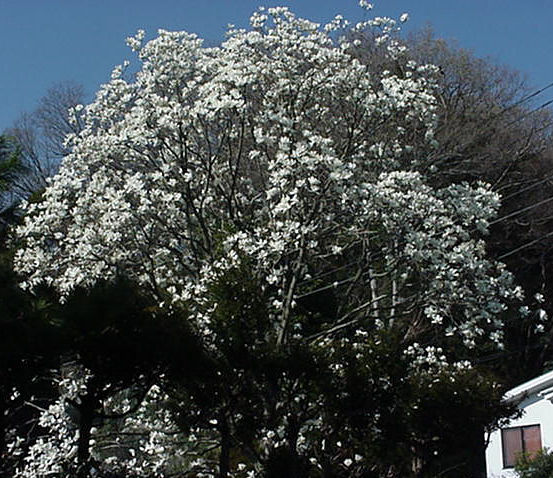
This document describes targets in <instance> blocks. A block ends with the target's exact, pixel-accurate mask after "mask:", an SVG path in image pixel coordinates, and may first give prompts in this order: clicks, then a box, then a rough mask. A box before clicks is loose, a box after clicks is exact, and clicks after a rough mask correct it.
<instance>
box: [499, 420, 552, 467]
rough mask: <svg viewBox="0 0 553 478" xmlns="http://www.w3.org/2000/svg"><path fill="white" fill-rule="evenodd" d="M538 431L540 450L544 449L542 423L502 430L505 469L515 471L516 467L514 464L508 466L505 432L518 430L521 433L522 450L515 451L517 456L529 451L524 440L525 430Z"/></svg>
mask: <svg viewBox="0 0 553 478" xmlns="http://www.w3.org/2000/svg"><path fill="white" fill-rule="evenodd" d="M536 427H537V429H538V432H539V437H540V443H539V444H540V447H539V448H538V450H540V449H542V448H543V443H542V434H541V424H540V423H533V424H528V425H519V426H513V427H505V428H502V429H501V455H502V456H501V458H502V462H503V468H504V469H513V468H514V467H515V465H514V463H513V464H512V465H510V464H507V453H506V449H505V448H506V446H505V445H506V440H505V438H504V432H505V431H507V430H518V431H519V432H520V445H521V448H520V450H519V451H515V454H517V453H527V452H528V450H527V449H526V446H527V444H526V441H525V439H524V430H525V429H529V428H536ZM538 450H535V451H532V452H531V453H535V452H537V451H538Z"/></svg>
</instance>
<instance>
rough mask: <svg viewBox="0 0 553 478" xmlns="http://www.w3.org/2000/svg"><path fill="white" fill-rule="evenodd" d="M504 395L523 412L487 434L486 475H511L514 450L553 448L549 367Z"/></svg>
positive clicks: (506, 477)
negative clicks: (545, 371)
mask: <svg viewBox="0 0 553 478" xmlns="http://www.w3.org/2000/svg"><path fill="white" fill-rule="evenodd" d="M504 399H505V400H506V401H508V402H519V401H520V403H519V405H518V407H519V408H520V409H521V410H523V414H522V416H521V417H520V418H517V419H513V420H511V421H510V422H509V424H508V425H507V426H505V427H504V428H502V429H500V430H495V431H494V432H493V433H492V434H491V436H490V441H489V444H488V447H487V449H486V474H487V477H488V478H513V477H515V476H516V473H515V472H514V471H513V465H514V461H515V459H516V455H517V454H518V453H521V452H527V453H533V452H535V451H537V450H539V449H541V448H549V449H553V371H551V372H547V373H545V374H543V375H540V376H539V377H536V378H534V379H532V380H530V381H528V382H526V383H523V384H522V385H519V386H518V387H515V388H513V389H511V390H509V391H508V392H507V393H506V394H505V397H504ZM521 400H522V401H521Z"/></svg>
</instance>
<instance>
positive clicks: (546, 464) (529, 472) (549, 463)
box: [515, 448, 553, 478]
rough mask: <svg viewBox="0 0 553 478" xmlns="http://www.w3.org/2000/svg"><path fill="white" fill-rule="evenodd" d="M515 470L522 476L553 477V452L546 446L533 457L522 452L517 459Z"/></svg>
mask: <svg viewBox="0 0 553 478" xmlns="http://www.w3.org/2000/svg"><path fill="white" fill-rule="evenodd" d="M515 471H516V472H517V473H518V475H519V477H520V478H552V477H553V453H551V452H550V451H548V450H547V449H546V448H544V449H542V450H540V451H539V452H538V453H537V454H536V455H534V456H533V457H532V456H530V455H528V454H526V453H525V454H522V455H521V456H520V457H519V459H518V460H517V463H516V465H515Z"/></svg>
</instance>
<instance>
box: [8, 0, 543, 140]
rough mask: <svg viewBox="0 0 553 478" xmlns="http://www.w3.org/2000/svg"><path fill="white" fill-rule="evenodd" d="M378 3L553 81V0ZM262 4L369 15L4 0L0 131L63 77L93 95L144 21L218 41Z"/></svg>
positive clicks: (219, 3)
mask: <svg viewBox="0 0 553 478" xmlns="http://www.w3.org/2000/svg"><path fill="white" fill-rule="evenodd" d="M373 3H374V4H375V8H374V10H373V11H372V14H373V15H377V16H392V17H395V18H397V17H399V15H401V14H402V13H403V12H407V13H409V16H410V21H409V22H408V24H407V25H406V26H405V29H414V28H419V27H421V26H423V25H425V24H427V23H430V24H431V25H432V26H433V27H434V30H435V32H436V35H437V36H438V37H442V38H448V39H456V40H457V41H458V43H459V45H460V46H463V47H466V48H469V49H472V50H473V51H474V52H475V53H476V54H477V55H479V56H490V57H491V58H493V59H494V60H496V61H498V62H500V63H502V64H506V65H509V66H512V67H514V68H516V69H518V70H520V71H521V72H523V73H525V74H526V75H527V76H528V80H529V82H530V84H531V85H534V86H535V87H541V86H544V85H546V84H548V83H550V82H553V0H525V1H520V0H518V1H514V0H374V2H373ZM259 5H265V6H275V5H287V6H289V7H291V9H292V10H293V11H295V12H296V13H297V14H298V15H300V16H303V17H307V18H309V19H313V20H316V21H321V22H322V21H326V20H330V19H331V18H332V17H333V16H334V15H335V14H336V13H342V14H343V15H344V16H345V17H346V18H349V19H351V20H360V19H362V18H363V15H364V12H363V10H361V9H360V8H359V7H357V0H340V1H338V0H281V1H272V0H270V1H269V0H267V1H264V0H203V1H202V0H0V131H2V130H3V129H5V128H7V127H8V126H10V124H11V123H12V122H13V121H14V120H15V119H16V118H17V117H18V116H19V115H20V114H21V113H22V112H24V111H32V110H33V109H34V107H35V106H36V103H37V101H38V99H39V98H40V97H41V96H43V95H44V94H45V93H46V91H47V89H48V88H49V87H50V86H53V85H54V84H55V83H57V82H62V81H66V80H70V81H74V82H76V83H80V84H82V85H83V86H84V87H85V90H86V93H87V95H88V97H89V99H91V98H92V97H93V95H94V92H95V91H96V90H97V89H98V86H99V85H100V84H101V83H103V82H105V81H107V80H108V78H109V75H110V72H111V70H112V68H113V67H114V66H115V65H117V64H120V63H121V62H122V61H123V60H125V59H132V58H133V55H132V53H131V52H130V50H129V49H128V48H127V47H126V45H125V38H126V37H127V36H129V35H132V34H134V32H136V30H137V29H139V28H143V29H144V30H146V32H147V37H148V38H151V37H152V36H153V35H155V32H156V31H157V29H158V28H165V29H169V30H187V31H190V32H194V33H197V34H198V35H199V36H201V37H202V38H204V39H205V40H207V42H208V44H210V45H213V44H216V43H218V42H220V41H221V40H222V39H223V36H224V31H225V29H226V25H227V24H228V23H233V24H236V25H237V26H245V25H246V24H247V20H248V18H249V15H250V13H251V12H252V11H254V10H255V9H256V8H257V7H258V6H259ZM371 16H372V15H371ZM549 92H550V93H549V97H544V99H543V101H545V100H548V99H550V97H553V93H551V90H549Z"/></svg>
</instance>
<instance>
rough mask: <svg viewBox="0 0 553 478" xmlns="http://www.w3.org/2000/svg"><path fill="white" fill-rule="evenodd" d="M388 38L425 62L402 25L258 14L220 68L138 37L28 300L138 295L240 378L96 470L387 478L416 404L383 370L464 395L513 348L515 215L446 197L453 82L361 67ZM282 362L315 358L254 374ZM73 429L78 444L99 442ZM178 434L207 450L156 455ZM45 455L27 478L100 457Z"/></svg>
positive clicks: (58, 214)
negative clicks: (440, 182) (390, 440)
mask: <svg viewBox="0 0 553 478" xmlns="http://www.w3.org/2000/svg"><path fill="white" fill-rule="evenodd" d="M402 20H405V17H402ZM368 29H375V30H377V31H378V32H379V34H377V35H374V36H373V38H374V42H375V48H380V49H382V51H383V52H384V54H386V55H388V56H389V57H390V58H391V59H394V58H399V57H400V56H401V55H403V53H404V51H403V47H401V46H400V45H399V43H397V42H396V41H395V40H394V36H393V33H394V32H395V30H396V29H397V26H396V22H395V21H393V20H391V19H385V18H375V19H373V20H369V21H366V22H363V23H360V24H357V25H354V26H349V25H348V24H347V22H346V21H345V20H343V19H342V18H341V17H337V18H336V19H334V20H333V21H332V22H330V23H329V24H327V25H324V26H320V25H318V24H316V23H313V22H310V21H308V20H304V19H300V18H297V17H296V16H294V15H293V14H292V13H291V12H290V11H289V10H288V9H286V8H271V9H268V10H260V11H258V12H257V13H255V14H254V15H253V16H252V18H251V28H250V29H248V30H242V29H232V30H230V31H229V32H228V39H227V40H226V41H225V42H224V43H223V44H222V45H221V46H219V47H216V48H205V47H203V46H202V41H201V40H200V39H198V38H197V37H196V36H195V35H191V34H189V33H185V32H167V31H163V30H162V31H160V32H159V36H158V37H157V38H156V39H154V40H152V41H150V42H148V43H146V44H143V37H144V33H143V32H139V33H138V35H137V36H136V37H134V38H131V39H129V40H128V43H129V45H130V46H131V48H132V49H133V50H134V51H136V52H137V53H138V56H139V59H140V61H141V65H142V66H141V68H140V70H139V71H138V73H137V74H136V75H135V76H133V79H132V81H127V80H125V74H124V71H125V66H122V67H119V68H116V69H115V70H114V72H113V75H112V80H111V81H110V82H109V83H108V84H106V85H104V86H103V87H102V89H101V90H100V91H99V93H98V94H97V97H96V100H95V101H94V102H93V103H92V104H90V105H88V106H86V107H85V108H84V111H82V112H81V113H80V114H82V116H80V118H81V121H83V122H84V128H83V129H82V131H81V132H80V133H79V134H78V135H74V136H71V137H70V138H69V139H68V141H69V144H70V148H71V153H70V154H69V155H68V156H66V157H65V158H64V160H63V163H62V166H61V168H60V171H59V173H58V174H57V175H56V176H55V177H54V178H53V179H52V180H51V182H50V183H49V186H48V188H47V189H46V191H45V193H44V197H43V200H42V201H41V202H38V203H35V204H31V205H29V206H28V207H27V217H26V219H25V223H24V224H23V225H22V226H21V227H19V228H18V235H19V238H20V239H21V240H22V242H23V244H24V246H23V247H22V248H21V249H20V250H19V252H18V253H17V256H16V259H15V263H16V267H17V269H18V270H19V272H20V273H21V274H23V275H24V276H25V283H24V285H25V286H26V287H29V288H31V289H32V288H34V287H36V286H38V285H42V284H46V285H48V286H52V287H54V288H55V289H56V290H57V291H58V292H59V294H60V296H61V298H62V300H63V299H65V298H67V297H69V296H70V295H71V293H72V291H73V290H74V289H76V288H83V287H84V288H87V287H92V286H94V284H95V283H97V282H98V281H103V280H106V279H108V280H110V279H116V278H118V277H120V276H124V277H127V278H129V279H131V280H132V281H134V282H135V283H136V284H138V285H139V286H140V287H141V288H143V289H144V290H147V291H148V292H149V293H150V294H151V296H152V297H154V298H155V300H156V301H157V303H158V305H159V308H160V310H166V311H171V312H175V311H180V313H182V315H183V317H184V318H183V320H186V321H187V324H188V326H189V327H190V329H191V330H192V331H193V333H194V335H195V337H196V338H197V340H198V341H199V342H200V344H201V346H202V348H203V349H204V350H205V351H206V354H208V355H210V356H211V357H212V358H213V360H214V361H215V362H216V363H217V364H218V365H217V367H218V371H217V374H218V376H219V377H220V379H219V381H220V383H219V388H218V389H217V388H216V387H215V389H216V392H214V393H213V395H212V396H214V397H216V398H217V399H216V400H214V401H213V403H211V402H210V403H209V405H206V404H205V403H206V402H205V401H204V402H202V403H199V401H198V398H199V395H198V390H195V391H194V392H193V393H192V392H191V391H190V390H183V389H182V388H181V389H179V390H177V391H175V389H173V391H174V393H175V395H174V396H176V397H179V400H180V402H179V403H181V405H182V404H185V403H186V407H185V408H186V409H187V410H188V412H189V416H188V418H187V420H188V421H186V420H184V419H183V418H182V417H181V418H180V419H179V414H180V415H182V414H183V413H184V411H183V409H181V411H180V412H178V413H176V414H173V415H172V418H171V417H170V414H169V411H167V413H168V414H169V415H164V414H163V413H161V414H160V407H161V408H163V406H164V405H163V403H165V402H164V400H165V399H164V398H163V393H161V392H160V389H159V388H155V389H154V391H153V392H152V393H150V394H148V395H147V399H145V404H144V406H143V408H141V409H140V411H139V413H141V414H142V415H144V414H148V413H149V416H150V418H151V420H154V421H155V420H159V423H160V425H159V427H156V426H150V425H148V423H149V422H148V420H145V419H136V420H130V421H129V422H128V424H127V426H128V427H137V426H139V425H140V423H143V424H144V425H143V430H142V432H140V433H142V435H141V436H142V438H140V439H139V438H137V441H136V443H137V447H138V448H140V447H142V448H141V449H140V450H139V451H136V450H134V448H133V452H132V453H131V452H130V451H126V452H125V453H122V452H120V451H119V452H117V453H115V454H112V455H111V456H110V454H109V453H108V452H107V451H106V450H104V451H101V452H100V451H94V450H93V451H92V452H91V456H93V457H94V460H95V468H94V470H96V471H95V472H96V473H98V470H110V466H111V464H113V467H115V468H111V470H112V471H110V472H113V473H115V470H116V469H117V470H127V472H130V471H129V470H134V471H133V473H135V474H136V475H140V476H150V475H151V476H163V475H164V473H166V474H170V473H173V472H174V469H175V466H177V465H176V464H175V460H177V461H178V464H179V466H181V467H184V468H186V467H189V468H188V469H189V470H196V471H190V473H200V474H196V475H194V476H231V475H232V476H237V477H239V476H240V477H241V476H257V473H260V474H261V473H265V474H266V475H267V476H285V475H288V476H292V475H293V476H307V474H309V473H323V472H324V473H328V472H329V470H334V471H333V473H336V474H337V476H338V475H339V473H342V474H344V476H365V475H363V473H367V472H368V470H373V472H374V470H375V468H374V466H373V465H374V463H372V462H371V457H368V456H367V450H366V448H363V447H366V446H367V445H366V443H364V442H363V437H373V439H376V438H377V437H378V436H379V433H381V431H382V426H383V425H382V423H381V419H382V410H381V409H382V408H384V407H385V406H386V405H387V403H386V401H387V400H388V401H389V400H395V399H398V397H397V396H395V395H394V393H393V390H392V388H393V386H394V381H393V379H392V378H390V377H391V375H389V372H387V371H386V370H385V369H384V368H382V367H383V366H384V365H383V364H385V363H386V360H385V359H384V358H383V357H384V355H382V356H380V358H375V352H374V351H375V350H379V347H380V348H381V347H383V345H382V344H383V343H384V344H386V346H387V347H388V346H389V347H390V348H393V349H394V350H395V355H393V357H394V360H396V361H397V364H398V366H400V368H401V370H402V374H403V375H402V377H401V378H398V383H400V382H402V383H403V381H404V380H406V381H409V380H416V379H417V377H429V376H430V377H431V376H436V377H438V376H445V375H447V376H449V377H453V379H454V377H455V374H464V373H468V372H467V370H468V369H469V368H470V362H468V361H466V360H460V358H466V356H468V353H467V351H469V350H471V349H472V348H474V347H477V346H478V347H480V346H483V347H493V346H497V345H500V343H501V326H502V323H501V313H502V312H503V311H504V310H505V309H506V307H507V305H508V303H509V301H511V300H512V299H514V298H516V297H517V296H518V291H517V289H516V288H515V287H513V284H512V279H511V276H510V275H509V274H508V273H507V272H506V271H505V270H504V268H503V266H502V265H501V264H498V263H495V262H493V261H491V260H489V259H488V258H487V257H486V251H485V246H484V242H483V239H482V236H483V235H484V234H485V233H486V231H487V225H488V221H489V220H490V218H492V217H493V216H494V214H495V213H496V210H497V208H498V206H499V197H498V196H497V195H496V194H495V193H493V192H492V191H491V190H490V188H489V187H488V185H486V184H480V183H479V184H472V185H469V184H455V185H452V186H449V187H439V188H438V187H436V186H435V184H437V183H436V181H433V177H432V168H431V165H430V164H429V163H427V162H426V161H425V154H424V153H425V151H427V150H428V149H430V148H432V147H433V146H434V140H433V130H434V127H435V99H434V96H433V87H434V81H433V76H434V75H435V73H436V71H435V69H434V68H433V67H432V66H428V65H418V64H415V63H413V62H409V63H408V65H407V70H406V71H404V72H402V75H401V77H400V76H396V75H394V74H392V73H390V72H388V71H380V72H376V73H375V72H374V71H373V70H374V69H373V68H371V65H367V64H363V63H362V62H361V61H359V60H358V59H357V58H359V55H357V54H356V51H355V49H356V48H357V47H358V44H357V42H356V40H354V39H355V38H356V34H357V33H360V32H363V31H366V30H368ZM350 32H353V34H350ZM421 139H422V140H424V141H421ZM422 143H424V144H425V147H424V148H423V149H421V147H420V144H422ZM415 145H418V146H416V147H415ZM425 148H428V149H425ZM377 355H378V354H377ZM276 356H279V357H282V356H285V357H288V359H291V362H286V361H284V362H283V361H282V360H280V359H279V360H280V361H279V360H275V361H273V362H272V364H273V366H272V368H271V372H269V371H267V370H260V367H259V366H252V363H258V364H265V363H267V361H268V360H270V357H276ZM390 357H391V355H390ZM246 358H248V359H251V361H250V362H248V361H247V360H246ZM300 360H302V361H303V363H304V364H306V365H305V368H304V369H302V370H298V367H297V366H291V365H290V363H292V364H293V363H295V364H296V365H297V363H299V361H300ZM275 363H278V364H282V363H286V364H287V365H285V366H279V365H275ZM279 367H280V368H279ZM390 373H391V372H390ZM400 375H401V374H400ZM396 378H397V375H396ZM353 379H355V380H353ZM354 382H356V383H359V382H363V386H365V385H366V387H369V388H367V389H366V390H365V389H363V393H369V394H372V398H370V399H369V398H365V397H366V396H364V397H359V396H357V397H356V396H355V393H357V392H354V391H352V389H351V386H352V383H354ZM427 382H428V379H427V378H426V379H425V380H424V383H425V384H426V383H427ZM429 382H430V383H432V380H430V381H429ZM396 385H397V384H396ZM83 386H84V387H85V388H86V384H85V385H83ZM425 386H426V385H425ZM156 387H157V385H156ZM241 387H242V388H241ZM348 387H349V388H348ZM177 388H178V387H177ZM184 388H186V387H184ZM246 389H247V390H248V391H249V393H250V395H247V394H246V392H245V390H246ZM202 390H203V389H202ZM203 391H204V392H205V390H203ZM358 392H359V393H361V391H358ZM251 394H253V395H251ZM85 395H86V393H85ZM206 396H207V395H206ZM244 397H246V398H244ZM336 397H340V398H341V400H342V401H343V403H350V402H349V401H351V400H353V401H354V402H355V401H357V402H358V403H357V402H356V403H357V405H356V406H359V407H360V408H359V410H360V411H359V416H352V417H350V418H347V419H346V418H343V417H342V416H340V415H339V413H340V406H342V405H340V404H339V403H336ZM200 402H201V400H200ZM155 403H157V405H155ZM352 403H353V402H352ZM108 405H109V404H108V403H107V402H106V403H104V404H103V405H102V406H104V407H107V406H108ZM388 405H389V404H388ZM182 406H183V407H184V405H182ZM152 407H153V408H152ZM156 407H157V408H156ZM202 407H203V408H202ZM371 407H372V408H371ZM47 413H49V414H50V415H51V416H55V420H53V419H52V420H50V421H49V420H46V419H44V420H43V421H44V422H45V425H49V424H50V423H54V422H55V423H59V420H60V417H61V416H62V413H61V409H59V408H55V409H52V410H49V411H48V412H47ZM137 413H138V412H137ZM156 417H157V418H156ZM190 417H192V418H190ZM337 417H339V418H337ZM360 417H361V418H360ZM179 420H180V421H179ZM248 420H249V421H248ZM183 421H185V422H186V423H187V425H186V426H183V425H182V423H183ZM179 424H180V428H179ZM64 426H65V425H64ZM356 427H357V428H356ZM45 429H47V427H45ZM61 429H62V428H60V427H59V426H58V425H56V427H54V428H52V430H53V431H52V433H50V436H51V439H52V440H57V442H56V443H59V444H60V443H75V440H78V436H77V437H74V436H73V435H71V434H65V433H64V434H63V438H60V433H58V431H59V430H61ZM114 429H115V428H114ZM176 429H178V430H180V432H179V433H183V436H184V437H188V438H186V439H184V438H183V440H181V439H177V438H174V437H173V439H168V438H167V437H165V438H164V439H163V440H161V439H160V440H159V441H158V442H156V441H155V440H154V439H153V438H151V436H152V435H151V433H154V432H155V433H158V434H163V432H164V431H166V432H167V436H168V437H171V436H173V435H174V434H175V433H177V432H176V431H175V430H176ZM121 430H122V429H121ZM108 431H109V430H108ZM112 431H113V430H112ZM97 433H100V434H101V432H97ZM106 433H108V432H107V431H106ZM125 433H130V431H129V429H126V431H125ZM132 433H136V434H137V436H138V435H139V433H138V432H137V431H136V430H135V429H134V428H133V431H132ZM108 434H109V433H108ZM47 436H49V435H48V433H47ZM190 436H193V437H197V440H198V443H201V442H204V443H206V444H205V445H202V446H199V449H198V446H192V445H190V440H189V438H190ZM202 437H203V438H202ZM356 437H357V438H358V439H357V438H356ZM44 440H46V441H40V442H37V444H36V445H34V446H33V447H32V448H31V453H30V454H29V455H28V456H27V457H26V458H25V459H24V463H25V464H24V466H23V467H22V468H21V470H20V473H21V476H35V475H33V473H35V471H36V470H37V469H38V468H37V466H39V465H37V462H40V466H41V467H42V468H40V470H42V471H41V473H44V474H46V473H47V472H48V470H49V469H50V468H48V467H51V469H52V472H54V473H55V472H58V471H59V469H60V468H59V460H61V459H63V460H69V461H71V460H73V459H76V455H77V454H76V453H75V452H74V453H73V454H70V453H61V454H59V450H60V449H61V448H63V447H61V445H60V447H61V448H60V447H58V455H56V454H55V453H54V454H52V453H53V452H52V450H53V449H56V447H57V445H56V446H53V445H52V444H51V442H48V443H50V444H49V445H48V446H47V445H46V443H47V438H45V439H44ZM152 440H153V441H152ZM213 440H214V442H215V446H213V445H210V443H212V442H213ZM346 440H348V441H349V442H348V443H346ZM356 440H357V441H356ZM185 441H186V443H187V445H186V447H189V448H190V449H191V450H193V451H192V452H191V453H192V454H191V455H190V459H185V458H183V456H184V455H186V452H185V451H183V450H185V448H182V447H183V446H184V445H183V442H185ZM90 443H91V444H90V447H91V449H94V447H97V446H98V441H91V442H90ZM68 446H69V445H68ZM69 447H70V446H69ZM148 447H149V448H148ZM156 447H157V448H156ZM108 449H109V448H108ZM152 450H154V452H151V451H152ZM176 450H180V452H179V453H177V452H176ZM186 450H188V448H186ZM237 450H238V451H237ZM41 453H42V455H41ZM48 457H54V458H52V459H51V460H50V461H48V460H49V458H48ZM56 457H57V458H56ZM163 457H166V460H165V461H164V459H162V458H163ZM175 457H177V458H175ZM213 457H216V458H214V459H212V458H213ZM87 459H88V458H87ZM40 460H42V461H40ZM125 460H129V461H128V463H130V464H131V465H129V466H126V465H125V464H124V462H125ZM148 460H151V461H150V462H148ZM179 460H180V461H179ZM198 460H200V461H198ZM202 460H203V461H202ZM57 463H58V464H57ZM148 463H149V464H148ZM56 466H58V468H55V467H56ZM133 467H134V468H133ZM198 467H201V471H197V470H198ZM56 470H58V471H56ZM291 470H292V471H291ZM106 473H108V471H106ZM279 473H280V475H279ZM382 473H383V474H384V473H387V474H386V476H394V475H393V473H394V470H393V468H390V469H388V470H386V471H385V472H384V471H382ZM106 476H112V475H109V473H108V474H107V475H106ZM183 476H184V475H183ZM310 476H311V475H310ZM325 476H327V475H326V474H325Z"/></svg>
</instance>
